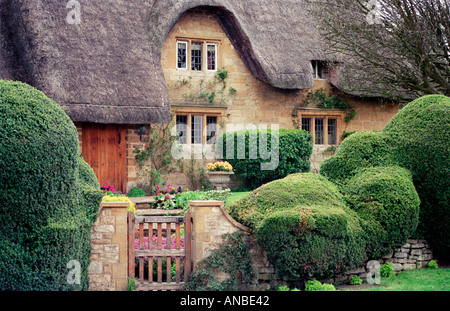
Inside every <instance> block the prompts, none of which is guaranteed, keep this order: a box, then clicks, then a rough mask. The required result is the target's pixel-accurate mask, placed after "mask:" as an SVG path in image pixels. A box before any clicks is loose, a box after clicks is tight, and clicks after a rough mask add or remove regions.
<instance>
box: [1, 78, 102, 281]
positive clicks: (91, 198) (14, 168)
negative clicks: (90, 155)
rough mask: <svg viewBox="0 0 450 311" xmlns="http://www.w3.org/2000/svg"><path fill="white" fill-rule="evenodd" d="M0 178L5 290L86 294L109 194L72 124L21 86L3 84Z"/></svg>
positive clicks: (56, 108) (39, 94) (42, 98)
mask: <svg viewBox="0 0 450 311" xmlns="http://www.w3.org/2000/svg"><path fill="white" fill-rule="evenodd" d="M0 172H1V174H0V197H2V204H1V207H0V245H2V247H1V248H0V289H2V290H69V289H70V290H86V289H87V288H88V266H89V258H90V234H91V232H90V231H91V228H92V225H93V222H94V221H95V218H96V213H97V210H98V207H99V203H100V199H101V192H100V190H99V189H98V188H96V187H98V183H97V181H96V179H95V175H93V171H92V169H90V168H89V167H88V165H87V164H86V163H85V162H84V161H83V159H81V158H80V157H79V142H78V134H77V130H76V127H75V126H74V124H73V123H72V121H71V120H70V118H69V117H68V116H67V115H66V114H65V113H64V112H63V110H62V109H61V107H60V106H59V105H58V104H56V103H55V102H54V101H52V100H51V99H49V98H47V97H46V96H45V95H44V94H43V93H42V92H40V91H38V90H37V89H35V88H32V87H30V86H28V85H26V84H23V83H20V82H10V81H4V80H0ZM71 260H78V261H79V262H80V264H81V270H82V271H81V284H68V282H67V274H68V272H69V270H68V269H67V263H68V262H69V261H71Z"/></svg>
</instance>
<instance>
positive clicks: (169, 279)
mask: <svg viewBox="0 0 450 311" xmlns="http://www.w3.org/2000/svg"><path fill="white" fill-rule="evenodd" d="M166 282H167V283H170V282H172V262H171V258H170V256H167V257H166Z"/></svg>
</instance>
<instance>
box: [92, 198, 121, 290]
mask: <svg viewBox="0 0 450 311" xmlns="http://www.w3.org/2000/svg"><path fill="white" fill-rule="evenodd" d="M128 205H129V203H128V202H107V203H102V205H101V208H100V211H99V215H98V218H97V221H96V222H95V224H94V227H93V228H92V232H91V247H92V251H91V264H90V266H89V290H92V291H111V290H112V291H113V290H126V289H127V286H128V270H127V269H128V240H127V237H128V235H127V232H128V226H127V222H128V221H127V207H128Z"/></svg>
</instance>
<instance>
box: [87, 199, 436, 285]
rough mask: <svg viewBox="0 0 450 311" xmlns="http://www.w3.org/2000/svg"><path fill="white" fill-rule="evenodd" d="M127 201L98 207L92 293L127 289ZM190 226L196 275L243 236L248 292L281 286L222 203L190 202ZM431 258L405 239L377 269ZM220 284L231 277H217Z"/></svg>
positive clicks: (413, 265)
mask: <svg viewBox="0 0 450 311" xmlns="http://www.w3.org/2000/svg"><path fill="white" fill-rule="evenodd" d="M128 204H129V203H128V202H125V203H123V202H122V203H117V202H108V203H102V208H101V211H100V212H99V217H98V219H97V221H96V223H95V225H94V227H93V229H92V236H91V244H92V254H91V265H90V267H89V285H90V290H95V291H110V290H126V289H127V285H128V242H127V230H128V226H127V206H128ZM189 204H190V208H191V215H192V219H193V224H192V254H191V258H192V261H193V267H194V270H195V269H196V266H197V264H198V263H199V262H200V261H201V260H202V259H203V258H205V257H207V256H208V255H210V254H211V253H212V252H214V250H216V249H218V248H220V246H221V245H222V242H223V238H222V236H223V235H224V234H230V233H234V232H236V231H241V232H245V233H246V238H247V239H249V240H248V241H247V242H249V245H250V249H249V253H250V255H251V257H252V263H253V270H254V273H255V276H254V278H253V281H252V284H250V285H249V286H248V288H246V289H249V290H269V289H273V288H275V287H276V286H277V285H281V284H285V283H286V282H284V281H283V280H282V279H281V278H280V277H279V276H278V275H277V273H276V270H275V268H274V267H273V265H272V264H271V263H270V262H269V260H268V257H267V253H266V252H265V251H264V250H263V249H262V248H261V246H259V245H258V244H257V243H256V239H255V236H254V235H253V234H252V232H251V230H250V229H249V228H248V227H245V226H243V225H242V224H240V223H238V222H236V221H235V220H234V219H233V218H232V217H231V216H230V215H229V214H228V212H227V211H226V210H225V208H224V202H223V201H190V202H189ZM432 258H433V255H432V251H431V249H430V247H429V245H428V243H427V242H426V241H425V240H412V239H409V240H408V241H407V243H406V244H405V245H403V246H402V247H401V248H400V249H398V250H397V251H395V252H393V253H392V254H389V255H388V256H385V257H383V258H382V259H380V260H379V262H380V264H383V263H386V262H392V263H393V264H394V269H395V271H396V272H400V271H403V270H412V269H419V268H423V267H426V266H427V264H428V262H429V261H430V260H431V259H432ZM368 272H369V270H368V269H367V267H366V266H365V265H362V266H360V267H357V268H356V269H353V270H351V271H347V272H345V273H344V274H343V275H338V276H335V277H334V278H331V279H328V280H322V281H325V282H329V283H335V282H346V281H349V280H350V278H351V277H352V276H353V275H358V276H360V277H361V278H362V279H364V278H365V277H366V276H367V273H368ZM216 276H217V278H218V279H219V280H222V281H223V280H225V279H226V278H228V277H229V276H228V275H226V274H223V273H219V274H218V275H216Z"/></svg>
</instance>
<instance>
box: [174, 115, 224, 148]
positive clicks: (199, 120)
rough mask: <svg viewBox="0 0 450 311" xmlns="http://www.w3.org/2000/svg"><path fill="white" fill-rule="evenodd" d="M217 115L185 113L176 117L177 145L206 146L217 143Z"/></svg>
mask: <svg viewBox="0 0 450 311" xmlns="http://www.w3.org/2000/svg"><path fill="white" fill-rule="evenodd" d="M218 118H219V115H218V114H206V113H195V112H194V113H186V114H184V113H183V114H181V115H179V114H177V115H176V131H177V136H178V138H177V142H178V143H179V144H208V145H214V144H215V143H216V142H217V134H218V133H217V129H218V127H217V122H218Z"/></svg>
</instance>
